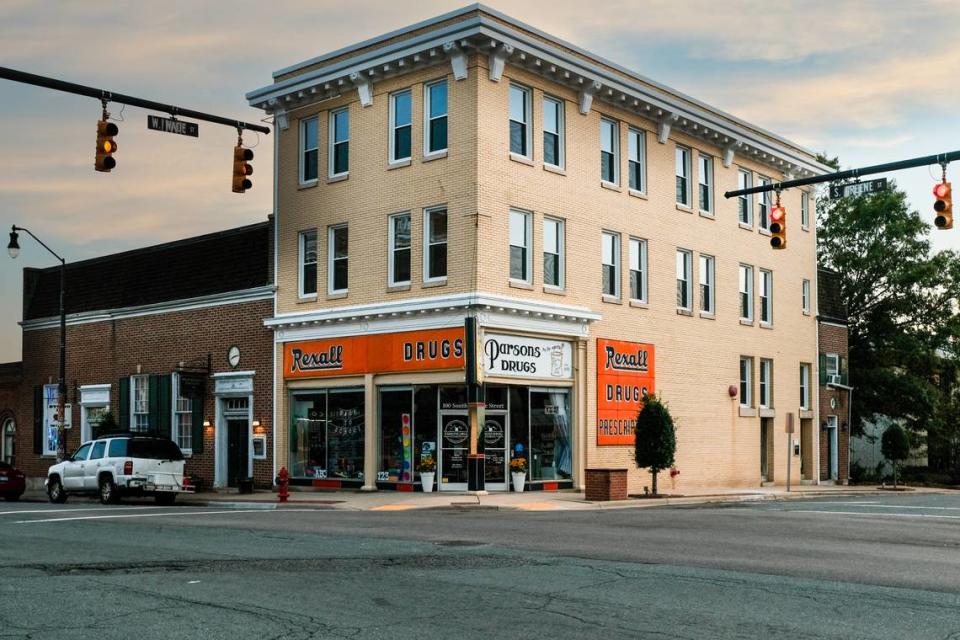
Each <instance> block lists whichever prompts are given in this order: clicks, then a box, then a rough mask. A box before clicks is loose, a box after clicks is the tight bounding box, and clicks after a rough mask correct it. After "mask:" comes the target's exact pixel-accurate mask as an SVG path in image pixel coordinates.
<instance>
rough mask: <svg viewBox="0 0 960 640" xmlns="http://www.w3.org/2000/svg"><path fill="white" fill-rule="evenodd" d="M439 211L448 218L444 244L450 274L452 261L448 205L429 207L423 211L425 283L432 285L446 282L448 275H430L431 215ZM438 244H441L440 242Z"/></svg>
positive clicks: (423, 266) (423, 273) (423, 274)
mask: <svg viewBox="0 0 960 640" xmlns="http://www.w3.org/2000/svg"><path fill="white" fill-rule="evenodd" d="M437 211H443V212H444V213H445V214H446V216H447V237H446V239H445V240H444V242H443V245H444V248H445V251H446V252H447V261H448V262H447V267H448V268H447V272H448V273H449V266H450V264H449V260H450V211H449V210H448V209H447V205H445V204H444V205H439V206H436V207H427V208H425V209H424V210H423V225H422V226H423V251H422V252H421V253H422V254H423V265H422V268H423V271H422V272H421V273H422V276H423V283H424V284H430V283H433V282H446V280H447V273H445V274H443V275H442V276H433V277H431V276H430V275H429V274H430V214H431V213H436V212H437ZM437 244H440V243H439V242H438V243H437Z"/></svg>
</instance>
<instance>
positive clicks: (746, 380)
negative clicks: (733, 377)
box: [740, 356, 753, 407]
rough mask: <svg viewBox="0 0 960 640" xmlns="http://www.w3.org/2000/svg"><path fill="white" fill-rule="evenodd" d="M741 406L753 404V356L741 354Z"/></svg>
mask: <svg viewBox="0 0 960 640" xmlns="http://www.w3.org/2000/svg"><path fill="white" fill-rule="evenodd" d="M740 406H741V407H752V406H753V358H748V357H745V356H740Z"/></svg>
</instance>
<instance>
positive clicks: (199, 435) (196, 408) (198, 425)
mask: <svg viewBox="0 0 960 640" xmlns="http://www.w3.org/2000/svg"><path fill="white" fill-rule="evenodd" d="M191 406H192V409H193V411H192V414H193V415H191V416H190V419H191V421H192V422H193V425H192V427H193V445H192V447H193V453H194V455H197V454H200V453H203V396H200V397H199V398H194V399H193V400H191Z"/></svg>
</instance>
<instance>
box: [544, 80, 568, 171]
mask: <svg viewBox="0 0 960 640" xmlns="http://www.w3.org/2000/svg"><path fill="white" fill-rule="evenodd" d="M563 137H564V135H563V101H562V100H558V99H556V98H550V97H548V96H544V98H543V163H544V164H548V165H551V166H554V167H558V168H562V167H563V163H564V158H563V152H564V148H563V147H564V139H563Z"/></svg>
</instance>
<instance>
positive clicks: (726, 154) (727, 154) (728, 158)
mask: <svg viewBox="0 0 960 640" xmlns="http://www.w3.org/2000/svg"><path fill="white" fill-rule="evenodd" d="M741 146H743V143H742V142H738V141H736V140H734V141H733V142H731V143H730V144H728V145H727V146H725V147H724V148H723V166H724V167H726V168H728V169H729V168H730V165H732V164H733V156H734V153H735V152H736V150H737V149H739V148H740V147H741Z"/></svg>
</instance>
